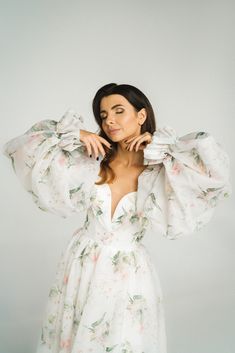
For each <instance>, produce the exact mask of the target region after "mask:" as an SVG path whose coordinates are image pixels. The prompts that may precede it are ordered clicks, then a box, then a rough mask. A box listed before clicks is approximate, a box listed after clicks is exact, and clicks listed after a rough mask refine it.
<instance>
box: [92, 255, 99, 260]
mask: <svg viewBox="0 0 235 353" xmlns="http://www.w3.org/2000/svg"><path fill="white" fill-rule="evenodd" d="M98 257H99V255H98V254H93V255H92V256H91V259H92V261H93V262H96V261H97V259H98Z"/></svg>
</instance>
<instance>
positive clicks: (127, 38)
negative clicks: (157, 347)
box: [0, 0, 235, 353]
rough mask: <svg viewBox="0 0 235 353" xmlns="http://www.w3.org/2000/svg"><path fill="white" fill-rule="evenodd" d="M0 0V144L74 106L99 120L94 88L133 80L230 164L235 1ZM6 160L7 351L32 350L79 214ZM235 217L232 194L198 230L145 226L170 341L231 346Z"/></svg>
mask: <svg viewBox="0 0 235 353" xmlns="http://www.w3.org/2000/svg"><path fill="white" fill-rule="evenodd" d="M0 4H1V19H0V26H1V80H0V88H1V105H0V112H1V118H0V119H1V129H0V134H1V136H0V138H1V145H3V143H5V142H6V141H7V140H9V139H11V138H13V137H15V136H17V135H19V134H22V133H24V132H25V131H26V130H27V129H28V128H30V127H31V125H33V124H34V123H35V122H37V121H39V120H42V119H45V118H51V119H54V120H59V119H60V118H61V116H62V115H63V114H64V112H65V111H66V110H67V109H68V108H73V109H75V110H76V111H77V112H79V113H80V114H81V115H82V116H83V117H84V120H85V122H86V126H87V129H88V130H91V131H95V130H96V129H97V125H96V124H95V122H94V118H93V114H92V109H91V102H92V99H93V96H94V94H95V93H96V91H97V90H98V89H99V88H100V87H101V86H102V85H104V84H107V83H111V82H116V83H128V84H132V85H134V86H136V87H138V88H139V89H141V90H142V91H143V92H144V93H145V94H146V95H147V97H148V98H149V100H150V102H151V103H152V105H153V108H154V111H155V114H156V120H157V125H158V126H160V125H165V124H167V125H170V126H172V127H174V128H175V129H176V131H177V133H178V135H183V134H186V133H188V132H191V131H195V130H201V131H208V132H210V133H211V134H213V135H214V137H215V138H216V139H217V141H218V142H220V143H221V144H222V145H223V147H224V149H225V150H226V151H227V152H228V153H229V155H230V158H231V174H232V175H233V173H234V158H233V157H234V149H235V146H234V129H235V124H234V119H235V116H234V93H235V92H234V83H235V81H234V54H235V50H234V30H235V28H234V23H235V18H234V13H235V6H234V2H233V1H228V0H220V1H217V0H214V1H212V0H211V1H209V0H205V1H186V0H179V1H173V0H171V1H168V0H164V1H163V0H162V1H159V0H155V1H154V0H152V1H150V0H145V1H138V0H135V1H134V0H125V1H124V0H118V1H112V0H109V1H108V0H100V1H97V2H95V1H90V0H83V1H81V0H78V1H75V0H74V1H69V0H67V1H58V0H57V1H55V0H50V1H48V0H47V1H46V0H41V1H36V0H35V1H30V0H22V1H17V0H9V1H1V2H0ZM0 162H1V184H0V187H1V223H0V224H1V244H0V249H1V254H0V258H1V292H0V295H1V297H0V305H1V308H0V310H1V311H0V312H1V327H0V332H1V337H0V342H1V343H0V353H34V351H35V347H36V340H37V337H38V334H39V330H40V322H41V319H42V317H43V313H44V309H45V305H46V302H47V295H48V290H49V286H50V284H51V283H52V281H53V280H54V276H55V271H56V266H57V262H58V261H59V257H60V255H61V253H62V251H63V250H64V248H65V247H66V245H67V243H68V242H69V240H70V238H71V236H72V233H73V231H74V230H75V229H77V228H78V227H79V226H80V225H81V222H82V221H83V219H84V215H81V216H80V215H78V216H74V217H71V218H68V219H66V220H65V219H62V218H59V217H56V216H54V215H51V214H46V213H44V212H42V211H41V210H39V209H38V208H37V206H36V205H35V204H33V202H32V199H31V196H30V195H29V194H28V193H26V192H25V190H23V188H22V186H21V185H20V183H19V181H18V180H17V179H16V176H15V175H14V172H13V170H12V168H11V163H10V160H8V159H7V158H6V157H5V156H3V155H2V154H1V155H0ZM232 175H231V180H233V177H232ZM234 228H235V227H234V195H232V196H231V197H230V199H227V200H226V201H224V202H223V203H221V204H220V205H219V206H218V207H217V209H216V211H215V215H214V217H213V219H212V221H211V222H210V223H209V224H208V225H207V226H206V227H205V228H204V229H202V230H201V231H199V232H197V233H194V234H192V235H190V236H187V237H184V238H180V239H177V240H166V239H165V238H163V237H160V236H156V235H155V234H149V235H148V236H147V237H146V246H147V247H148V249H149V251H150V252H151V254H152V256H153V258H154V262H155V264H156V267H157V271H158V273H159V277H160V279H161V283H162V288H163V293H164V297H165V313H166V328H167V337H168V353H233V352H234V351H235V343H234V326H235V283H234V270H235V267H234V264H235V263H234V245H235V239H234V233H235V229H234ZM146 353H148V352H146ZM156 353H157V352H156ZM159 353H161V352H159Z"/></svg>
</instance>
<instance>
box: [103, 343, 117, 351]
mask: <svg viewBox="0 0 235 353" xmlns="http://www.w3.org/2000/svg"><path fill="white" fill-rule="evenodd" d="M117 346H118V344H115V345H114V346H112V347H106V348H105V352H112V351H113V350H114V348H115V347H117Z"/></svg>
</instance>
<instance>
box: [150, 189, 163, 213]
mask: <svg viewBox="0 0 235 353" xmlns="http://www.w3.org/2000/svg"><path fill="white" fill-rule="evenodd" d="M149 196H150V198H151V201H152V203H153V204H154V206H156V207H157V208H158V209H159V210H160V211H162V209H161V207H160V206H159V205H158V203H157V201H156V196H155V194H154V193H153V192H151V193H150V194H149Z"/></svg>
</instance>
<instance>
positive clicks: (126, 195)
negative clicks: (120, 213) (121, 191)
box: [102, 183, 138, 223]
mask: <svg viewBox="0 0 235 353" xmlns="http://www.w3.org/2000/svg"><path fill="white" fill-rule="evenodd" d="M102 185H104V186H106V187H107V188H108V190H109V195H110V198H109V199H110V204H109V213H110V215H109V217H110V220H111V223H113V220H114V216H115V214H116V211H117V209H118V207H119V205H120V204H121V202H122V201H123V200H124V199H125V198H126V197H128V196H130V195H132V194H137V191H138V190H136V191H130V192H128V193H126V194H125V195H123V196H122V197H121V198H120V200H119V201H118V203H117V206H116V207H115V210H114V212H113V215H112V214H111V213H112V191H111V188H110V186H109V184H108V183H104V184H102Z"/></svg>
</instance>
